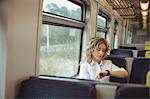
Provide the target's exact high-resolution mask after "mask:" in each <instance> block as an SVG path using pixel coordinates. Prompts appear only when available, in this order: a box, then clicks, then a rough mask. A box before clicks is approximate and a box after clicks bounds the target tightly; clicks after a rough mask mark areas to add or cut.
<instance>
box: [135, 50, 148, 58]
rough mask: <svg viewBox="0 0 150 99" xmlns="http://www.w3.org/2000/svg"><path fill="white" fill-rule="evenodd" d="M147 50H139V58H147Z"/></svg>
mask: <svg viewBox="0 0 150 99" xmlns="http://www.w3.org/2000/svg"><path fill="white" fill-rule="evenodd" d="M146 51H147V50H139V51H138V53H137V57H145V52H146Z"/></svg>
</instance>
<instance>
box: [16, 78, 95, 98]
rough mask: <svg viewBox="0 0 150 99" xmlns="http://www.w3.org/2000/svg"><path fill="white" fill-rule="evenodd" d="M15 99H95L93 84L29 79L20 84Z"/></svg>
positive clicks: (78, 81)
mask: <svg viewBox="0 0 150 99" xmlns="http://www.w3.org/2000/svg"><path fill="white" fill-rule="evenodd" d="M59 79H61V78H59ZM17 98H23V99H31V98H34V99H35V98H36V99H44V98H60V99H66V98H68V99H72V98H73V99H79V98H86V99H90V98H92V99H95V98H96V92H95V85H94V84H92V83H88V82H86V83H84V82H80V80H77V81H71V80H68V81H65V80H58V79H44V78H37V77H31V78H29V79H27V80H24V81H23V82H22V83H21V88H20V93H19V95H18V97H17Z"/></svg>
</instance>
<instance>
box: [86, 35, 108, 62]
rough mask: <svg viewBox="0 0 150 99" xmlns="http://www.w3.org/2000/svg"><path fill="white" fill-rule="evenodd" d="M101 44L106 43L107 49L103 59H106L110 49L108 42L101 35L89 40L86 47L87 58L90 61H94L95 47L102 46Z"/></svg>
mask: <svg viewBox="0 0 150 99" xmlns="http://www.w3.org/2000/svg"><path fill="white" fill-rule="evenodd" d="M101 44H105V45H106V51H105V54H104V57H103V59H104V58H105V57H106V55H107V52H108V50H109V44H108V42H107V41H106V40H105V39H104V38H100V37H95V38H92V39H91V40H90V41H89V43H88V46H87V49H86V57H85V60H86V61H87V62H88V63H91V62H92V52H93V51H94V49H95V47H97V46H100V45H101Z"/></svg>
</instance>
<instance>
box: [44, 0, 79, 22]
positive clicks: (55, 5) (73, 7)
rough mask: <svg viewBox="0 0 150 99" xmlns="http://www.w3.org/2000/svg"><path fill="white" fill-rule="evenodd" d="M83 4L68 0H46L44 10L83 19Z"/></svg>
mask: <svg viewBox="0 0 150 99" xmlns="http://www.w3.org/2000/svg"><path fill="white" fill-rule="evenodd" d="M81 7H82V6H79V5H77V4H75V3H73V2H70V1H68V0H44V1H43V12H44V13H48V14H54V15H58V16H63V17H67V18H72V19H76V20H79V21H82V8H81Z"/></svg>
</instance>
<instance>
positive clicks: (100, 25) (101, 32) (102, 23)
mask: <svg viewBox="0 0 150 99" xmlns="http://www.w3.org/2000/svg"><path fill="white" fill-rule="evenodd" d="M106 33H107V18H106V17H103V16H101V15H98V17H97V33H96V37H102V38H106Z"/></svg>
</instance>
